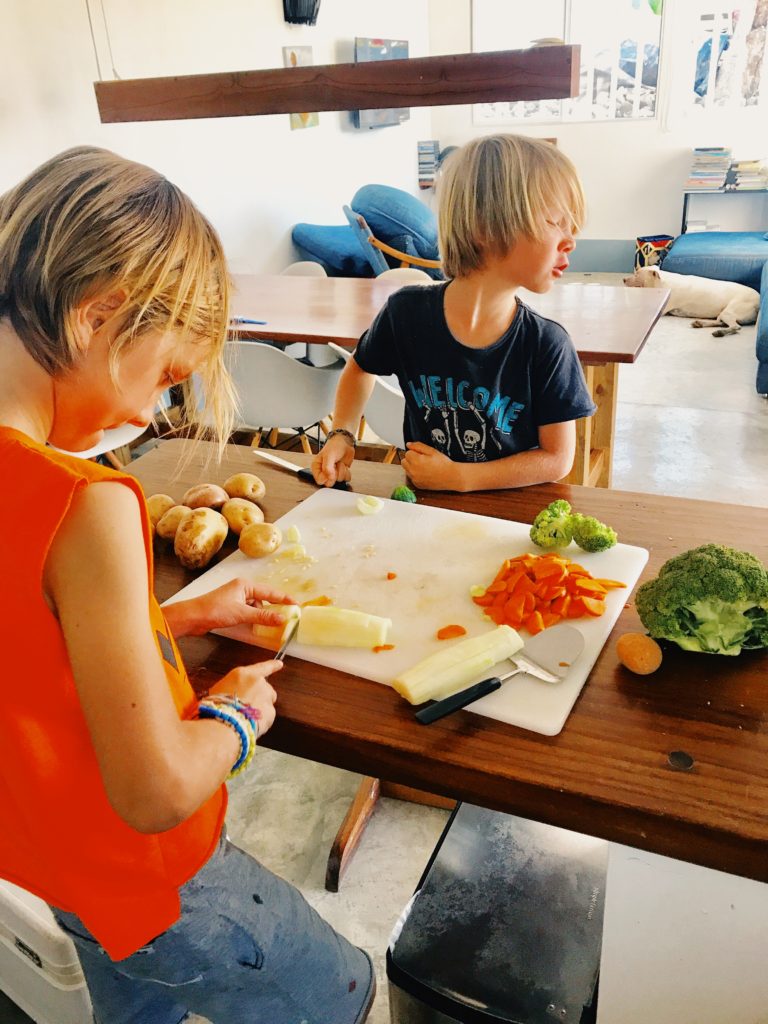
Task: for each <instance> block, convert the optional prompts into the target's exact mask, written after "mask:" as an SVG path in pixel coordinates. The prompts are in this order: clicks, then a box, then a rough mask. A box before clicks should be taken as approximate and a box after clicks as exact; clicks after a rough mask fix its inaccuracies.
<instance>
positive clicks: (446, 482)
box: [400, 441, 464, 491]
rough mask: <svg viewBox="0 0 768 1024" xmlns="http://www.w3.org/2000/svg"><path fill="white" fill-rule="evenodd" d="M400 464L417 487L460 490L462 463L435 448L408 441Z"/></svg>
mask: <svg viewBox="0 0 768 1024" xmlns="http://www.w3.org/2000/svg"><path fill="white" fill-rule="evenodd" d="M406 448H407V449H408V450H407V451H406V453H405V455H404V456H403V457H402V459H401V460H400V465H401V466H402V467H403V469H404V470H405V472H406V473H407V474H408V476H409V477H410V478H411V480H412V481H413V483H414V484H415V485H416V486H417V487H421V488H423V489H424V490H428V491H461V490H463V489H464V488H463V485H462V475H461V470H462V464H461V463H458V462H453V461H452V460H451V459H449V458H448V456H447V455H443V453H442V452H440V451H438V450H437V448H431V447H430V446H429V445H428V444H423V443H422V442H421V441H409V442H408V443H407V445H406Z"/></svg>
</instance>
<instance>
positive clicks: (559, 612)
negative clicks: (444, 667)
mask: <svg viewBox="0 0 768 1024" xmlns="http://www.w3.org/2000/svg"><path fill="white" fill-rule="evenodd" d="M625 586H626V584H625V583H622V582H621V581H620V580H609V579H596V578H595V577H593V576H592V574H591V573H590V572H589V571H588V570H587V569H585V568H584V566H583V565H579V564H578V562H572V561H571V560H570V559H569V558H566V557H565V556H564V555H560V554H557V553H555V552H547V553H546V554H541V555H532V554H530V553H527V554H524V555H517V556H516V557H514V558H506V559H504V561H503V562H502V564H501V566H500V567H499V571H498V572H497V573H496V575H495V576H494V578H493V581H492V582H491V583H490V584H489V585H488V587H487V589H486V590H485V591H484V592H483V593H481V594H478V595H477V596H476V597H473V598H472V600H473V601H474V602H475V604H477V605H479V607H481V608H482V609H483V614H484V615H485V616H486V617H487V618H489V619H490V620H491V621H492V622H495V623H496V625H498V626H500V625H508V626H512V628H513V629H527V630H528V632H529V633H531V635H533V634H535V633H540V632H541V631H542V629H548V628H549V627H550V626H554V625H555V623H557V622H560V621H561V620H562V619H580V618H583V617H584V616H595V617H596V616H599V615H603V614H604V612H605V598H606V595H607V593H608V592H609V591H610V590H614V589H616V588H619V587H625ZM446 628H448V627H446Z"/></svg>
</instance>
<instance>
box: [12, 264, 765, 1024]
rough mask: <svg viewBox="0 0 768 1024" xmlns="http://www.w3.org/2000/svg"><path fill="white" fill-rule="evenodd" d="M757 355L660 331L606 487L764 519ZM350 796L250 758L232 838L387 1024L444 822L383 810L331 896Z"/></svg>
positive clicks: (750, 349) (645, 356) (629, 391)
mask: <svg viewBox="0 0 768 1024" xmlns="http://www.w3.org/2000/svg"><path fill="white" fill-rule="evenodd" d="M575 281H583V282H586V283H589V282H590V281H594V282H600V283H606V282H610V283H617V284H620V283H621V278H620V275H606V274H592V275H587V274H573V275H568V277H567V278H566V280H565V282H564V283H563V284H562V285H561V287H567V286H568V285H569V284H571V283H573V282H575ZM754 345H755V329H754V327H751V328H744V329H743V330H742V332H741V334H740V335H736V336H734V337H728V338H720V339H717V338H713V337H712V335H711V332H710V331H708V330H692V329H691V327H690V322H689V321H688V320H681V319H676V318H672V317H665V318H664V319H663V320H662V321H661V322H660V323H659V325H658V326H657V327H656V328H655V330H654V331H653V333H652V335H651V338H650V340H649V342H648V343H647V345H646V347H645V349H644V350H643V352H642V354H641V356H640V358H639V360H638V362H637V363H636V364H634V365H632V366H624V367H622V369H621V371H620V385H619V407H618V414H617V424H616V432H617V443H616V451H615V456H614V487H616V488H619V489H623V490H633V491H647V492H652V493H663V494H670V495H677V496H682V497H694V498H703V499H709V500H711V499H713V498H719V499H721V500H724V501H732V502H737V503H739V504H747V505H757V506H760V507H761V508H765V506H766V504H768V481H767V480H766V464H767V461H766V459H767V456H768V401H766V400H765V399H763V398H760V397H759V396H758V395H757V394H756V392H755V370H756V361H755V354H754ZM738 542H739V538H734V544H737V543H738ZM357 783H358V777H357V776H354V775H351V774H350V773H348V772H343V771H340V770H337V769H334V768H328V767H326V766H323V765H317V764H314V763H313V762H310V761H304V760H302V759H300V758H293V757H289V756H286V755H283V754H277V753H274V752H272V751H268V750H263V751H259V754H258V757H257V760H256V761H255V763H254V765H253V767H252V768H251V769H250V771H249V772H248V773H247V774H246V775H245V776H244V777H240V778H238V779H236V780H235V781H234V782H233V784H232V785H231V789H230V792H231V804H230V806H231V811H230V814H229V831H230V834H231V837H232V839H233V840H234V841H235V842H237V843H238V844H239V845H241V846H243V847H244V848H245V849H247V850H248V851H249V852H251V853H252V854H254V855H255V856H256V857H258V858H259V859H260V860H261V861H262V862H263V863H265V864H266V865H267V866H268V867H270V868H271V869H272V870H274V871H275V872H277V873H278V874H280V875H282V876H283V877H284V878H286V879H288V880H289V881H291V882H293V883H295V884H296V885H297V886H298V887H299V888H300V889H301V890H302V891H303V892H304V893H305V895H306V897H307V899H308V900H309V901H310V902H311V903H312V904H313V905H314V906H315V907H316V908H317V909H318V910H319V911H320V913H322V914H323V915H324V916H325V917H326V918H327V919H328V920H329V921H330V922H331V923H332V924H334V925H335V926H336V927H337V928H338V929H339V930H340V931H342V932H343V933H344V934H345V935H347V936H348V937H349V938H350V939H351V940H352V941H353V942H355V943H357V944H358V945H361V946H364V947H365V948H366V949H367V950H368V951H369V952H370V953H371V954H372V955H373V956H374V958H375V960H376V964H377V973H378V984H379V995H378V997H377V1001H376V1004H375V1006H374V1008H373V1011H372V1013H371V1016H370V1018H369V1020H370V1021H371V1022H372V1024H386V1022H387V1021H388V1020H389V1015H388V1002H387V982H386V976H385V969H384V956H385V951H386V947H387V943H388V939H389V936H390V933H391V930H392V928H393V926H394V924H395V922H396V920H397V917H398V915H399V914H400V912H401V910H402V909H403V907H404V906H405V904H406V903H407V901H408V899H409V898H410V896H411V894H412V892H413V889H414V886H415V885H416V883H417V881H418V879H419V876H420V875H421V872H422V870H423V868H424V865H425V864H426V861H427V859H428V857H429V854H430V852H431V851H432V849H433V847H434V845H435V843H436V841H437V839H438V837H439V835H440V832H441V830H442V828H443V826H444V824H445V822H446V820H447V812H446V811H441V810H436V809H433V808H428V807H423V806H417V805H415V804H410V803H402V802H400V801H397V800H390V799H382V800H380V802H379V804H378V806H377V808H376V810H375V812H374V814H373V817H372V819H371V821H370V823H369V824H368V827H367V829H366V831H365V835H364V836H363V839H362V842H361V845H360V849H359V850H358V853H357V855H356V857H355V859H354V861H353V862H352V864H351V866H350V868H349V871H348V873H347V875H346V877H345V878H344V881H343V883H342V886H341V891H340V892H339V893H338V894H335V895H333V894H330V893H327V892H326V891H325V889H324V887H323V883H324V876H325V864H326V858H327V855H328V850H329V848H330V844H331V842H332V840H333V837H334V835H335V833H336V830H337V828H338V826H339V824H340V822H341V820H342V818H343V816H344V814H345V812H346V810H347V807H348V804H349V802H350V800H351V798H352V796H353V794H354V792H355V790H356V787H357ZM297 966H298V965H297ZM7 1014H8V1011H6V1010H5V1009H4V1007H3V1003H2V998H1V997H0V1021H3V1022H6V1021H8V1022H10V1021H12V1020H14V1018H13V1017H11V1016H9V1015H7ZM18 1019H19V1021H23V1020H25V1018H23V1017H21V1018H18Z"/></svg>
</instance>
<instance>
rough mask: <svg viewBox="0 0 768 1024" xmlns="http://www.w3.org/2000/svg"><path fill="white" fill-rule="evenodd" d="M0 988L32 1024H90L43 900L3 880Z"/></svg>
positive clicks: (80, 980)
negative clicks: (33, 1023)
mask: <svg viewBox="0 0 768 1024" xmlns="http://www.w3.org/2000/svg"><path fill="white" fill-rule="evenodd" d="M0 989H2V990H3V992H5V993H6V995H7V996H8V997H9V999H12V1000H13V1002H14V1003H16V1004H17V1005H18V1006H20V1007H21V1009H22V1010H23V1011H24V1012H25V1013H26V1014H28V1015H29V1016H30V1017H31V1018H32V1020H34V1021H36V1022H37V1024H93V1014H92V1013H91V1000H90V998H89V996H88V989H87V987H86V984H85V978H84V977H83V972H82V970H81V969H80V962H79V960H78V958H77V952H76V950H75V947H74V945H73V944H72V942H71V940H70V939H69V938H68V936H66V935H65V934H64V932H63V931H62V930H61V928H59V926H58V925H57V924H56V921H55V920H54V918H53V914H52V913H51V912H50V910H49V909H48V907H47V905H46V904H45V903H43V901H42V900H40V899H38V898H37V896H33V895H32V894H31V893H28V892H26V891H25V890H24V889H20V888H19V887H18V886H16V885H11V883H10V882H5V881H2V880H0Z"/></svg>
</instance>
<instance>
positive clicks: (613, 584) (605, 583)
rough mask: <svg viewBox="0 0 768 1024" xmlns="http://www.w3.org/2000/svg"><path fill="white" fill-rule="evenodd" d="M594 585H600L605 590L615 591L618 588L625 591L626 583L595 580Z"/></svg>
mask: <svg viewBox="0 0 768 1024" xmlns="http://www.w3.org/2000/svg"><path fill="white" fill-rule="evenodd" d="M595 583H600V584H601V585H602V586H603V587H605V589H606V590H617V589H619V588H622V589H626V586H627V584H626V583H622V582H621V581H620V580H603V579H596V580H595Z"/></svg>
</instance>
